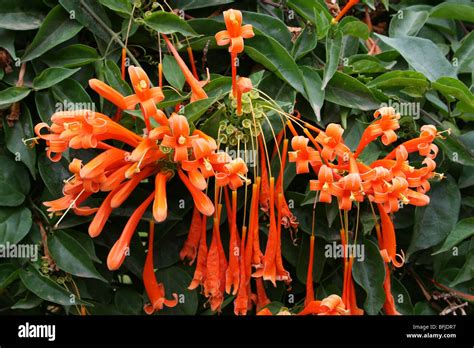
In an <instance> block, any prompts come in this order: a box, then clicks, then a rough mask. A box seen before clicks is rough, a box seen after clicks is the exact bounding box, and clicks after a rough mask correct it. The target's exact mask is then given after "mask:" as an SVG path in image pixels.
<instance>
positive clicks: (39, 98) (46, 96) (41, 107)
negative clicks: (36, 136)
mask: <svg viewBox="0 0 474 348" xmlns="http://www.w3.org/2000/svg"><path fill="white" fill-rule="evenodd" d="M35 104H36V111H37V112H38V115H39V117H40V118H41V120H42V121H43V122H46V123H48V124H49V123H50V121H51V116H52V115H53V114H54V113H55V112H56V109H57V106H58V105H57V104H56V101H55V100H54V95H53V92H52V91H51V90H50V89H47V90H42V91H36V92H35Z"/></svg>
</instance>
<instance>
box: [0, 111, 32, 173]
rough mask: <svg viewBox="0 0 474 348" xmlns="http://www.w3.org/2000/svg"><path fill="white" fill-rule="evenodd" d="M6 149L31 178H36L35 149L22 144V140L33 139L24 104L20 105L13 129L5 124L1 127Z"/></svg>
mask: <svg viewBox="0 0 474 348" xmlns="http://www.w3.org/2000/svg"><path fill="white" fill-rule="evenodd" d="M3 128H4V131H5V143H6V145H7V149H8V150H9V151H10V152H11V153H12V154H13V155H14V156H15V160H18V161H21V162H23V163H24V164H25V165H26V166H27V167H28V169H29V171H30V173H31V176H32V177H33V178H36V169H35V164H36V149H35V148H34V147H30V146H28V145H25V144H24V143H23V140H26V139H31V138H33V137H35V134H34V132H33V123H32V121H31V114H30V110H29V109H28V107H27V106H26V105H25V104H22V105H21V115H20V119H19V120H18V121H15V124H14V126H13V127H10V126H8V124H7V122H4V125H3Z"/></svg>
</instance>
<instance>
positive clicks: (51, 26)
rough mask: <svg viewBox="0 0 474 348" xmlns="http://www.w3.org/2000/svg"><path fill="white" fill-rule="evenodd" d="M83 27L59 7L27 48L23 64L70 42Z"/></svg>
mask: <svg viewBox="0 0 474 348" xmlns="http://www.w3.org/2000/svg"><path fill="white" fill-rule="evenodd" d="M81 29H82V25H80V24H79V23H77V22H76V21H73V20H71V19H70V18H69V13H67V12H66V11H64V9H63V8H62V7H61V6H60V5H57V6H56V7H54V8H53V9H52V10H51V11H50V12H49V13H48V15H47V16H46V18H45V19H44V22H43V24H41V27H40V29H39V30H38V32H37V33H36V36H35V38H34V39H33V41H32V42H31V44H30V45H29V46H28V47H27V49H26V51H25V53H24V54H23V57H22V58H21V60H22V62H27V61H29V60H32V59H34V58H36V57H39V56H41V55H42V54H43V53H45V52H47V51H49V50H50V49H52V48H53V47H55V46H57V45H59V44H60V43H62V42H64V41H67V40H69V39H70V38H72V37H73V36H75V35H76V34H77V33H78V32H79V31H81Z"/></svg>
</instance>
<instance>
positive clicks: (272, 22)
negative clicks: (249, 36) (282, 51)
mask: <svg viewBox="0 0 474 348" xmlns="http://www.w3.org/2000/svg"><path fill="white" fill-rule="evenodd" d="M242 17H243V24H251V25H252V26H253V28H254V32H255V33H258V34H260V35H267V36H271V37H272V38H274V39H275V40H276V41H278V42H279V43H281V44H282V46H283V47H285V48H286V49H287V50H290V49H291V46H292V44H291V33H290V31H289V30H288V27H287V26H286V24H285V23H284V22H283V21H281V20H280V19H278V18H276V17H272V16H269V15H267V14H263V13H257V12H248V11H243V12H242Z"/></svg>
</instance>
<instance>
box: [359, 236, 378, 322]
mask: <svg viewBox="0 0 474 348" xmlns="http://www.w3.org/2000/svg"><path fill="white" fill-rule="evenodd" d="M361 245H363V246H364V249H363V250H364V254H363V255H364V260H363V262H360V261H358V260H357V258H355V259H354V266H353V269H352V275H353V278H354V281H355V282H356V283H357V284H359V285H360V286H361V287H362V288H363V289H364V290H365V293H366V298H365V301H364V309H365V310H366V311H367V314H371V315H374V314H377V313H378V312H379V311H380V309H381V308H382V306H383V304H384V302H385V292H384V289H383V282H384V279H385V267H384V264H383V260H382V257H381V256H380V250H379V248H378V247H377V245H376V244H375V243H374V242H372V241H370V240H368V239H365V240H364V241H363V243H362V244H361Z"/></svg>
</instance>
